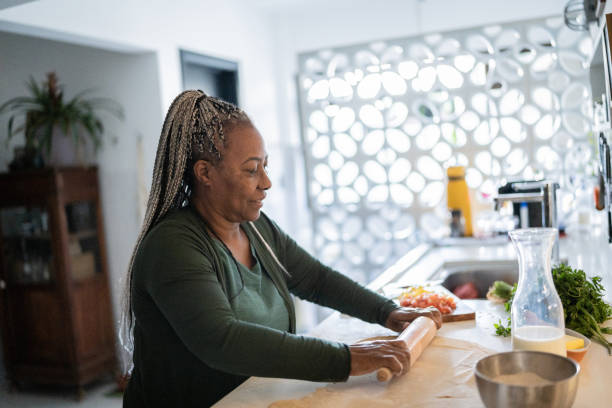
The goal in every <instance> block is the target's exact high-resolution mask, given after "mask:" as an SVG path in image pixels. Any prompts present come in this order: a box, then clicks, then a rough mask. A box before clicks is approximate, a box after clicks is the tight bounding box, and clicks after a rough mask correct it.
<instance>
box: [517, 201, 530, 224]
mask: <svg viewBox="0 0 612 408" xmlns="http://www.w3.org/2000/svg"><path fill="white" fill-rule="evenodd" d="M519 215H520V216H519V220H520V226H521V228H529V205H527V203H521V207H520V212H519Z"/></svg>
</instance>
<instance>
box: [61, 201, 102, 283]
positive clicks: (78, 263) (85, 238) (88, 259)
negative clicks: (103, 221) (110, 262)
mask: <svg viewBox="0 0 612 408" xmlns="http://www.w3.org/2000/svg"><path fill="white" fill-rule="evenodd" d="M66 221H67V222H68V254H69V262H70V270H71V271H72V279H74V280H76V281H81V280H86V279H88V278H91V277H93V276H95V275H96V274H99V273H101V271H102V265H101V257H100V244H99V242H98V217H97V206H96V202H95V201H76V202H72V203H68V204H66Z"/></svg>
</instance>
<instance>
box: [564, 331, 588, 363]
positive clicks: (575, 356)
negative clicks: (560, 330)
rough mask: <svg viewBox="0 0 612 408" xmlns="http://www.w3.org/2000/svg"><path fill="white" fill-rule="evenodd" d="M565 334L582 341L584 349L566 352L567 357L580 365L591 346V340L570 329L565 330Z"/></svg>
mask: <svg viewBox="0 0 612 408" xmlns="http://www.w3.org/2000/svg"><path fill="white" fill-rule="evenodd" d="M565 334H566V335H568V336H572V337H577V338H579V339H582V340H584V347H582V348H579V349H574V350H567V356H568V357H569V358H571V359H572V360H574V361H575V362H577V363H580V362H581V361H582V359H583V358H584V355H585V354H586V353H587V351H588V350H589V347H590V346H591V340H590V339H589V338H588V337H586V336H583V335H582V334H580V333H578V332H577V331H574V330H572V329H565Z"/></svg>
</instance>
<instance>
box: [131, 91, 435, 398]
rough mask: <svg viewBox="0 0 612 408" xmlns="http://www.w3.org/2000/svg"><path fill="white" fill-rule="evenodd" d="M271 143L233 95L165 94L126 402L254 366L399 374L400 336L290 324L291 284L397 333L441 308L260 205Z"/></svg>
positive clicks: (265, 371) (198, 394)
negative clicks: (397, 298)
mask: <svg viewBox="0 0 612 408" xmlns="http://www.w3.org/2000/svg"><path fill="white" fill-rule="evenodd" d="M267 162H268V157H267V154H266V151H265V147H264V142H263V139H262V137H261V135H260V134H259V132H258V131H257V129H255V127H254V126H253V124H252V123H251V121H250V120H249V118H248V117H247V116H246V114H245V113H244V112H243V111H241V110H240V109H238V108H237V107H235V106H233V105H231V104H228V103H225V102H223V101H220V100H217V99H215V98H211V97H208V96H206V95H205V94H204V93H203V92H201V91H186V92H183V93H182V94H180V95H179V96H178V97H177V98H176V99H175V100H174V102H173V103H172V105H171V106H170V109H169V111H168V114H167V116H166V119H165V122H164V125H163V129H162V134H161V137H160V141H159V146H158V150H157V157H156V160H155V169H154V174H153V185H152V188H151V193H150V197H149V202H148V205H147V213H146V217H145V221H144V225H143V227H142V231H141V234H140V236H139V239H138V242H137V244H136V248H135V250H134V255H133V257H132V262H131V264H130V269H129V275H128V296H127V299H128V302H127V305H128V308H127V313H126V314H127V317H128V327H129V329H130V330H129V331H128V332H131V331H132V330H133V340H134V349H133V360H134V369H133V372H132V376H131V379H130V382H129V384H128V387H127V390H126V393H125V396H124V406H126V407H141V406H143V407H144V406H146V407H157V406H159V407H169V406H180V407H190V406H198V407H201V406H208V405H211V404H213V403H215V402H216V401H217V400H219V399H220V398H221V397H223V396H224V395H225V394H227V393H228V392H230V391H231V390H232V389H234V388H235V387H236V386H238V385H239V384H240V383H242V382H243V381H244V380H245V379H246V378H247V377H248V376H252V375H254V376H264V377H284V378H296V379H303V380H311V381H345V380H346V379H347V378H348V376H349V375H361V374H366V373H369V372H372V371H374V370H376V369H378V368H381V367H388V368H389V369H391V371H392V372H394V373H396V374H401V373H402V372H403V371H404V370H405V368H407V367H408V362H409V358H410V356H409V354H408V352H407V351H406V350H405V349H404V347H402V344H401V343H400V342H397V341H377V342H369V343H363V344H356V345H350V346H349V345H346V344H342V343H338V342H333V341H326V340H321V339H317V338H310V337H306V336H300V335H296V334H295V310H294V306H293V303H292V301H291V297H290V293H292V294H295V295H297V296H299V297H301V298H303V299H307V300H310V301H313V302H316V303H318V304H321V305H324V306H328V307H332V308H334V309H336V310H340V311H341V312H343V313H347V314H350V315H352V316H356V317H358V318H360V319H363V320H365V321H368V322H372V323H379V324H381V325H384V326H386V327H388V328H391V329H393V330H395V331H401V330H402V329H403V328H404V327H405V326H406V325H407V323H408V322H410V321H411V320H413V319H415V318H416V317H418V316H421V315H424V316H429V317H432V318H433V319H434V320H435V321H436V323H437V324H438V326H439V325H440V324H441V319H440V314H439V312H438V311H437V310H435V309H433V310H431V309H408V308H398V307H397V306H396V305H395V304H394V303H393V302H392V301H389V300H388V299H386V298H384V297H381V296H379V295H377V294H375V293H374V292H372V291H370V290H368V289H365V288H363V287H362V286H360V285H358V284H357V283H355V282H353V281H351V280H350V279H348V278H347V277H345V276H344V275H342V274H340V273H338V272H335V271H333V270H331V269H330V268H328V267H326V266H324V265H322V264H321V263H319V262H318V261H317V260H315V259H314V258H312V257H311V256H310V255H309V254H308V253H306V252H305V251H304V250H303V249H302V248H300V247H299V246H298V245H297V244H296V243H295V242H294V241H293V240H292V239H291V238H290V237H288V236H287V235H286V234H285V233H283V232H282V231H281V230H280V229H279V228H278V226H276V224H275V223H274V222H273V221H271V220H270V219H269V218H268V217H267V216H266V215H265V214H263V213H261V211H260V210H261V207H262V202H263V200H264V198H265V197H266V192H267V190H268V189H269V188H270V187H271V183H270V179H269V178H268V175H267V173H266V166H267Z"/></svg>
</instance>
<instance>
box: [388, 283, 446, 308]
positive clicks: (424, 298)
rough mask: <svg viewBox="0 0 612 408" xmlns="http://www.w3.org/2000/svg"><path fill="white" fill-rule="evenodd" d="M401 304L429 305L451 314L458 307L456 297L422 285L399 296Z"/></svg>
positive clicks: (406, 305)
mask: <svg viewBox="0 0 612 408" xmlns="http://www.w3.org/2000/svg"><path fill="white" fill-rule="evenodd" d="M399 303H400V306H403V307H419V308H424V307H429V306H433V307H435V308H437V309H438V310H439V311H440V313H442V314H450V313H452V312H453V310H455V309H456V308H457V305H456V303H455V299H453V298H452V297H451V296H447V295H445V294H442V293H437V292H434V291H430V290H427V289H425V288H423V287H422V286H417V287H411V288H409V289H408V290H405V291H404V292H403V293H402V295H401V296H400V297H399Z"/></svg>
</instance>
